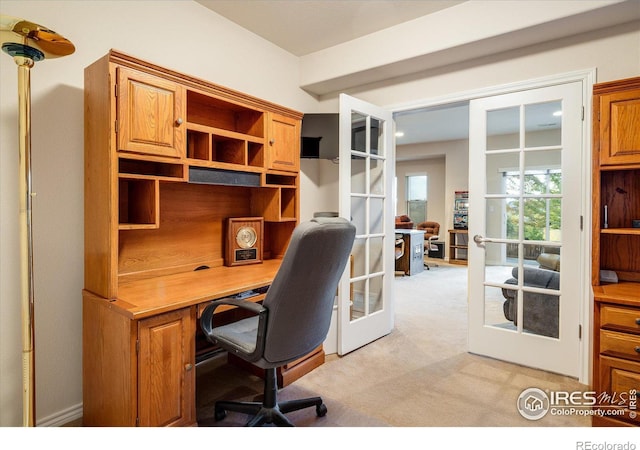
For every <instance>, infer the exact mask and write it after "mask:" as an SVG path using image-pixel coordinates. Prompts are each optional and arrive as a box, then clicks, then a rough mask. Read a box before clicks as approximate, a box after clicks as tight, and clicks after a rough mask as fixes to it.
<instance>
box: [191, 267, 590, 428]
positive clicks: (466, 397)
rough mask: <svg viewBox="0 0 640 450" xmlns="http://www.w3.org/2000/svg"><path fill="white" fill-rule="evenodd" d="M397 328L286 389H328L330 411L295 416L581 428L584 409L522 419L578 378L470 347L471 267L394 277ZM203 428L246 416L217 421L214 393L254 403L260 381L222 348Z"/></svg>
mask: <svg viewBox="0 0 640 450" xmlns="http://www.w3.org/2000/svg"><path fill="white" fill-rule="evenodd" d="M394 289H395V295H396V297H395V298H396V302H395V327H394V329H393V331H392V332H391V333H390V334H389V335H387V336H385V337H383V338H380V339H378V340H376V341H375V342H372V343H370V344H368V345H366V346H364V347H362V348H360V349H358V350H356V351H354V352H352V353H350V354H348V355H345V356H343V357H338V356H336V355H330V356H328V358H327V361H326V363H325V364H324V365H322V366H321V367H319V368H317V369H315V370H314V371H312V372H311V373H309V374H307V375H305V376H304V377H302V378H301V379H299V380H297V381H295V382H294V383H292V384H291V385H290V386H287V387H286V388H284V389H282V390H281V391H280V393H279V396H280V399H283V400H284V399H293V398H302V397H310V396H316V395H320V396H322V398H323V400H324V402H325V404H326V405H327V408H328V410H329V412H328V414H327V415H326V416H325V417H322V418H318V417H316V415H315V410H314V408H309V409H307V410H303V411H297V412H295V413H291V414H289V415H288V417H289V418H290V419H291V420H292V422H293V423H294V424H296V425H297V426H306V427H532V426H543V427H581V426H590V419H589V418H586V417H582V416H575V415H568V416H553V415H551V414H547V415H546V416H545V417H544V418H542V419H541V420H538V421H531V420H527V419H525V418H523V417H522V416H521V415H520V414H519V413H518V410H517V408H516V402H517V398H518V396H519V395H520V393H521V392H522V391H523V390H524V389H527V388H530V387H537V388H540V389H542V390H556V391H557V390H566V391H583V390H587V389H588V387H587V386H585V385H583V384H580V383H578V381H577V380H575V379H572V378H569V377H566V376H561V375H557V374H553V373H548V372H545V371H542V370H536V369H530V368H527V367H522V366H518V365H515V364H510V363H506V362H502V361H497V360H494V359H490V358H486V357H482V356H477V355H473V354H470V353H468V351H467V269H466V267H460V266H450V265H446V264H443V263H440V264H439V266H438V267H432V268H431V269H430V270H425V271H424V272H423V273H420V274H417V275H414V276H407V277H396V279H395V283H394ZM196 389H197V395H196V398H197V418H198V424H199V425H200V426H238V425H243V424H244V423H245V422H246V420H247V417H246V416H245V415H243V414H239V413H229V414H228V416H227V418H226V419H225V420H223V421H220V422H216V421H215V420H214V413H213V404H214V402H215V401H216V400H219V399H225V400H254V399H256V398H259V397H260V395H261V392H262V381H261V380H260V379H259V378H257V377H255V376H253V375H250V374H248V373H247V372H245V371H243V370H242V369H239V368H237V367H235V366H232V365H229V364H227V363H226V358H225V357H224V354H223V355H221V356H218V357H215V358H213V359H211V360H209V361H207V362H206V363H203V364H201V365H199V366H198V376H197V386H196Z"/></svg>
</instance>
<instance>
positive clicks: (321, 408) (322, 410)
mask: <svg viewBox="0 0 640 450" xmlns="http://www.w3.org/2000/svg"><path fill="white" fill-rule="evenodd" d="M316 414H317V415H318V417H324V416H326V415H327V406H326V405H325V404H324V403H321V404H320V405H318V406H316Z"/></svg>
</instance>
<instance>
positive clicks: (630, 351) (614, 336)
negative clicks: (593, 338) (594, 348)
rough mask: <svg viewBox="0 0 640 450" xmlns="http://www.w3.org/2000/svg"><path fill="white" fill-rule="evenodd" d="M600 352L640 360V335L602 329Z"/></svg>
mask: <svg viewBox="0 0 640 450" xmlns="http://www.w3.org/2000/svg"><path fill="white" fill-rule="evenodd" d="M600 353H606V354H609V355H615V356H618V357H620V358H628V359H634V360H640V336H635V335H633V334H628V333H618V332H616V331H609V330H600Z"/></svg>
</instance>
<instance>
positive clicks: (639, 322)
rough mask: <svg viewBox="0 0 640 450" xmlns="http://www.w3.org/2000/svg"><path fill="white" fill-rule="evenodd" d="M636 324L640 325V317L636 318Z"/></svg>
mask: <svg viewBox="0 0 640 450" xmlns="http://www.w3.org/2000/svg"><path fill="white" fill-rule="evenodd" d="M636 325H640V317H638V318H637V319H636Z"/></svg>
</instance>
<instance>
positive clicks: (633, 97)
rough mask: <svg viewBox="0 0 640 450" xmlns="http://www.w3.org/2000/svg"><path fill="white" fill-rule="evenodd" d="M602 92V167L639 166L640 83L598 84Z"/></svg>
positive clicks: (600, 120) (599, 129) (599, 125)
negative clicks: (633, 164)
mask: <svg viewBox="0 0 640 450" xmlns="http://www.w3.org/2000/svg"><path fill="white" fill-rule="evenodd" d="M623 81H628V80H623ZM611 90H616V91H615V92H610V91H611ZM599 92H600V95H599V105H597V107H598V108H599V117H598V120H599V123H598V131H599V134H600V137H599V144H600V164H606V165H610V164H629V163H637V161H638V156H640V128H639V127H638V126H637V124H638V122H639V121H640V83H639V82H637V81H636V82H635V83H626V84H622V83H620V82H612V83H604V84H603V85H599Z"/></svg>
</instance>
